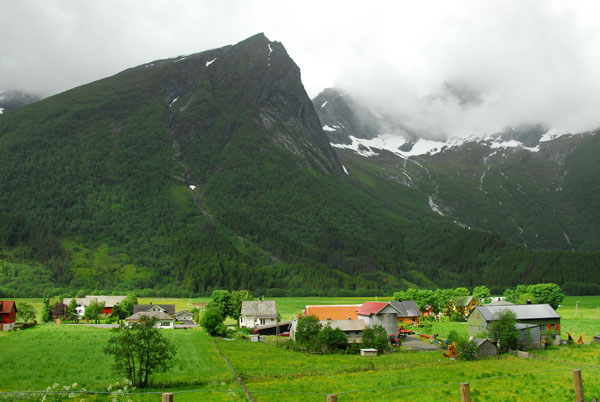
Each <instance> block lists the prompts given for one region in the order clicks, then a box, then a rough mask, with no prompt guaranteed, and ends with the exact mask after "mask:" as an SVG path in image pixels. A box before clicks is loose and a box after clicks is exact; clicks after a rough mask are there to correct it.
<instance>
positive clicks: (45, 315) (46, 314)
mask: <svg viewBox="0 0 600 402" xmlns="http://www.w3.org/2000/svg"><path fill="white" fill-rule="evenodd" d="M41 318H42V322H50V321H52V308H51V307H50V298H49V297H48V296H46V297H44V304H42V317H41Z"/></svg>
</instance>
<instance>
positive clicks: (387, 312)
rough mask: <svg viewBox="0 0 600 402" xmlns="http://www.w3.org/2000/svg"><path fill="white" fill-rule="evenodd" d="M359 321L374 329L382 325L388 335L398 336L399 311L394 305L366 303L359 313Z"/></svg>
mask: <svg viewBox="0 0 600 402" xmlns="http://www.w3.org/2000/svg"><path fill="white" fill-rule="evenodd" d="M356 313H357V314H358V319H359V320H363V321H364V322H365V325H366V326H368V327H369V328H373V327H374V326H375V325H381V326H382V327H383V328H385V330H386V332H387V334H388V335H396V334H397V331H398V314H400V311H398V310H397V309H396V308H395V307H394V306H393V305H392V304H390V303H384V302H365V304H363V305H362V306H361V307H360V308H359V309H358V311H357V312H356Z"/></svg>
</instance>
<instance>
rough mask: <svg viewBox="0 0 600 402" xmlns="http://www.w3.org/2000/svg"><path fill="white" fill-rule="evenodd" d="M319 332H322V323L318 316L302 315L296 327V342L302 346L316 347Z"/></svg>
mask: <svg viewBox="0 0 600 402" xmlns="http://www.w3.org/2000/svg"><path fill="white" fill-rule="evenodd" d="M319 332H321V323H320V322H319V319H318V318H317V317H315V316H312V315H308V316H304V317H300V319H299V320H298V326H297V327H296V342H297V343H298V344H299V345H301V346H306V347H314V346H316V344H317V336H318V335H319Z"/></svg>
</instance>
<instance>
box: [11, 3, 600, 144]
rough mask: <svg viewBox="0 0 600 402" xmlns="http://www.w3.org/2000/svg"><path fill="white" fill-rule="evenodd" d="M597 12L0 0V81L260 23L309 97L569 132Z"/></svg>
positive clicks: (482, 127) (191, 48)
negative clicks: (326, 93) (342, 95)
mask: <svg viewBox="0 0 600 402" xmlns="http://www.w3.org/2000/svg"><path fill="white" fill-rule="evenodd" d="M142 5H143V6H142ZM599 15H600V13H599V6H598V5H597V3H595V2H585V1H569V2H564V1H542V0H526V1H516V0H515V1H486V2H481V1H475V0H468V1H461V2H448V1H432V2H427V3H418V4H417V3H416V2H409V1H400V2H391V1H390V2H380V3H377V4H375V5H370V6H366V5H365V4H364V2H358V1H331V2H326V3H323V2H317V1H306V2H302V3H298V4H290V3H282V2H278V1H274V0H272V1H261V2H253V1H249V0H247V1H235V2H234V1H231V2H227V1H225V2H218V3H215V2H210V1H180V2H178V3H176V4H175V5H174V4H173V3H171V2H168V1H163V0H155V1H145V2H136V1H120V2H81V1H74V0H44V1H41V0H38V1H35V0H34V1H28V2H3V3H1V4H0V35H1V37H2V38H3V40H2V41H0V55H1V56H0V89H15V90H19V91H23V92H26V93H36V94H41V95H52V94H55V93H58V92H61V91H64V90H66V89H69V88H72V87H74V86H78V85H81V84H84V83H86V82H89V81H92V80H96V79H99V78H101V77H104V76H107V75H111V74H114V73H116V72H118V71H120V70H122V69H124V68H127V67H130V66H132V65H139V64H142V63H144V62H146V61H147V60H154V59H159V58H168V57H174V56H177V55H181V54H189V53H194V52H197V51H198V50H199V49H207V48H216V47H219V46H222V45H224V44H227V43H235V42H236V41H239V40H241V39H242V38H245V37H248V36H250V35H253V34H255V33H257V32H265V34H266V35H267V36H268V37H270V38H272V39H273V40H278V41H281V42H283V43H286V46H287V48H288V50H289V52H290V54H291V55H292V57H293V58H294V60H295V62H296V63H297V64H298V65H299V66H300V68H301V70H302V80H303V83H304V85H305V86H306V89H307V91H308V93H309V95H310V96H311V97H314V96H316V95H317V94H318V93H319V92H320V91H321V90H322V89H323V88H327V87H332V86H336V87H340V88H344V89H345V90H346V91H347V92H348V93H351V94H352V95H353V96H354V97H355V98H357V99H360V100H361V101H364V102H366V103H367V104H368V105H369V107H370V108H371V109H373V110H375V111H378V112H379V113H386V114H389V115H391V116H393V118H394V119H395V120H397V121H398V123H399V124H398V125H399V126H403V127H406V128H408V129H410V130H413V131H415V132H419V133H420V135H422V136H425V137H428V138H435V139H440V138H446V137H449V136H450V137H451V136H460V137H464V136H468V135H473V134H475V135H480V134H481V133H488V132H495V131H498V130H501V129H503V128H505V127H507V126H513V125H519V124H522V123H529V124H542V125H545V126H547V127H552V128H555V129H557V130H566V131H573V132H579V131H585V130H590V129H593V128H595V127H598V126H600V116H598V113H597V110H599V109H600V71H599V70H598V68H597V66H598V65H599V64H600V53H598V51H597V49H599V48H600V31H598V30H597V28H596V27H597V23H598V19H599V17H598V16H599Z"/></svg>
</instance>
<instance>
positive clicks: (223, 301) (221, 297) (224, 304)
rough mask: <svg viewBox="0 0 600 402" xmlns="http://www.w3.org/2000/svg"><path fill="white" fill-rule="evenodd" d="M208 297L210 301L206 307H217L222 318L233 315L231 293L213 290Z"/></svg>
mask: <svg viewBox="0 0 600 402" xmlns="http://www.w3.org/2000/svg"><path fill="white" fill-rule="evenodd" d="M210 297H211V299H212V300H211V301H210V302H209V303H208V305H209V306H211V305H212V306H217V307H218V308H219V309H220V310H221V313H222V314H223V317H224V318H226V317H231V316H232V315H233V312H232V311H231V310H232V307H231V293H229V291H228V290H213V292H212V295H211V296H210ZM238 317H239V316H238Z"/></svg>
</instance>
